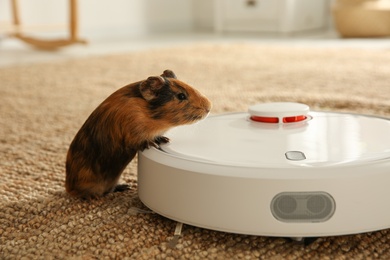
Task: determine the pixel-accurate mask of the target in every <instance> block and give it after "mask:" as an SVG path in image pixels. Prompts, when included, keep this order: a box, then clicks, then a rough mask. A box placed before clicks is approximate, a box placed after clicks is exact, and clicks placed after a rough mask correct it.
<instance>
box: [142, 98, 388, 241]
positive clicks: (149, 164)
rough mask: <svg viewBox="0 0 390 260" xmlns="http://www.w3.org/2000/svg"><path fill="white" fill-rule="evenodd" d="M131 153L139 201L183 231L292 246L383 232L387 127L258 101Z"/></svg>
mask: <svg viewBox="0 0 390 260" xmlns="http://www.w3.org/2000/svg"><path fill="white" fill-rule="evenodd" d="M166 136H167V137H169V138H170V139H171V142H170V143H168V144H164V145H162V146H161V148H160V149H155V148H152V149H148V150H145V151H143V152H140V153H139V162H138V189H139V191H138V192H139V198H140V199H141V201H142V202H143V203H144V204H145V205H146V206H147V207H149V208H150V209H151V210H153V211H155V212H156V213H158V214H160V215H162V216H165V217H167V218H170V219H173V220H176V221H178V222H182V223H185V224H189V225H193V226H198V227H202V228H207V229H212V230H219V231H225V232H232V233H240V234H248V235H262V236H280V237H292V238H294V237H295V238H304V237H320V236H333V235H345V234H354V233H362V232H368V231H374V230H380V229H386V228H390V203H389V202H388V198H390V120H389V119H386V118H380V117H372V116H365V115H357V114H347V113H333V112H315V111H310V110H309V107H308V106H307V105H304V104H299V103H264V104H258V105H254V106H251V107H250V108H249V111H248V112H243V113H229V114H221V115H215V116H209V117H208V118H206V119H205V120H203V121H201V122H199V123H197V124H194V125H187V126H181V127H177V128H174V129H171V130H170V131H168V132H167V133H166Z"/></svg>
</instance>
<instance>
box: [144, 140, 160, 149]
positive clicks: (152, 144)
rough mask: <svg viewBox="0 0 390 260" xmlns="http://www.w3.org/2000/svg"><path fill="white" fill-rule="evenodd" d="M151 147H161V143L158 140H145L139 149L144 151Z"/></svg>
mask: <svg viewBox="0 0 390 260" xmlns="http://www.w3.org/2000/svg"><path fill="white" fill-rule="evenodd" d="M150 147H155V148H157V149H158V148H159V144H158V143H157V142H156V141H145V142H143V143H142V144H141V146H140V148H139V150H141V151H143V150H145V149H149V148H150Z"/></svg>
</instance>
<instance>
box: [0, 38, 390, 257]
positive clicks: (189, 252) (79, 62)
mask: <svg viewBox="0 0 390 260" xmlns="http://www.w3.org/2000/svg"><path fill="white" fill-rule="evenodd" d="M167 68H169V69H172V70H173V71H174V72H175V73H176V75H177V76H178V78H179V79H181V80H183V81H185V82H187V83H189V84H191V85H193V86H195V87H196V88H198V89H199V90H200V91H201V92H203V93H204V94H205V95H206V96H208V97H209V99H210V100H212V102H213V104H214V107H213V110H212V113H213V114H218V113H223V112H233V111H246V110H247V107H248V105H250V104H255V103H259V102H269V101H294V102H303V103H306V104H308V105H309V106H310V107H311V108H312V109H315V110H326V111H329V110H332V111H349V112H354V113H364V114H371V115H380V116H387V117H390V80H389V79H390V51H389V50H367V49H364V50H363V49H346V48H343V49H337V48H330V49H325V48H298V47H272V46H264V45H254V44H215V45H209V44H198V45H193V46H183V47H175V48H165V49H158V50H148V51H142V52H133V53H124V54H122V55H112V56H99V57H96V56H95V57H91V58H82V59H73V60H66V61H63V62H56V63H45V64H31V65H23V66H13V67H8V68H1V69H0V112H1V114H0V115H1V117H0V153H1V159H0V160H1V161H0V258H1V259H18V258H23V259H34V258H37V259H43V258H44V259H54V258H55V259H69V258H73V259H103V258H107V259H111V258H112V259H114V258H117V259H125V258H129V259H205V258H210V259H259V258H260V259H379V258H382V259H389V258H390V232H389V230H382V231H376V232H370V233H365V234H357V235H345V236H335V237H323V238H319V239H317V240H315V241H314V242H312V243H311V244H308V245H304V244H301V243H297V242H293V241H291V240H290V239H288V238H276V237H262V236H248V235H237V234H230V233H224V232H218V231H211V230H206V229H201V228H197V227H193V226H189V225H184V227H183V232H182V235H181V236H180V237H178V238H174V230H175V226H176V222H175V221H172V220H169V219H166V218H164V217H162V216H159V215H157V214H154V213H153V212H151V211H150V210H148V209H147V208H146V207H145V206H144V205H143V204H142V202H141V201H140V200H139V198H138V195H137V161H136V160H134V161H133V162H132V163H131V164H130V165H129V166H128V167H127V168H126V170H125V172H124V174H123V176H122V179H121V182H122V183H129V184H131V186H132V189H131V190H128V191H126V192H123V193H112V194H109V195H107V196H105V197H103V198H100V199H97V200H92V201H82V200H78V199H74V198H71V197H69V196H68V195H67V194H66V193H65V189H64V179H65V156H66V152H67V149H68V146H69V144H70V142H71V140H72V139H73V137H74V135H75V134H76V132H77V131H78V129H79V128H80V127H81V125H82V123H83V122H84V121H85V119H86V118H87V116H88V115H89V114H90V113H91V112H92V110H93V109H94V108H95V107H96V106H97V105H98V104H99V103H100V102H101V101H102V100H103V99H104V98H105V97H107V96H108V95H109V94H110V93H112V92H113V91H114V90H116V89H117V88H119V87H122V86H124V85H125V84H128V83H130V82H134V81H137V80H142V79H145V78H147V77H148V76H150V75H159V74H161V73H162V71H163V70H164V69H167ZM372 214H375V213H374V212H373V213H372ZM356 218H357V219H358V218H359V216H356ZM352 221H354V220H352ZM389 221H390V220H389Z"/></svg>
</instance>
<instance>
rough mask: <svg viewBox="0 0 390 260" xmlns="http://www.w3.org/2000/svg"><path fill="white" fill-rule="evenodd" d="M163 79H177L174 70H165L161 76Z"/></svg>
mask: <svg viewBox="0 0 390 260" xmlns="http://www.w3.org/2000/svg"><path fill="white" fill-rule="evenodd" d="M161 77H166V78H174V79H177V77H176V75H175V73H174V72H173V71H172V70H164V72H163V74H161Z"/></svg>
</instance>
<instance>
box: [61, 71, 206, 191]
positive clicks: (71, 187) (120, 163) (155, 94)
mask: <svg viewBox="0 0 390 260" xmlns="http://www.w3.org/2000/svg"><path fill="white" fill-rule="evenodd" d="M210 109H211V103H210V101H209V100H208V99H207V98H206V97H205V96H204V95H202V94H201V93H200V92H199V91H197V90H196V89H194V88H192V87H191V86H189V85H187V84H186V83H184V82H182V81H180V80H178V79H176V76H175V74H174V73H173V72H172V71H170V70H165V71H164V73H163V74H162V75H161V76H152V77H149V78H148V79H146V80H143V81H139V82H135V83H132V84H129V85H127V86H125V87H123V88H121V89H119V90H117V91H116V92H114V93H113V94H111V95H110V96H109V97H108V98H107V99H106V100H104V101H103V102H102V103H101V104H100V105H99V106H98V107H97V108H96V109H95V110H94V111H93V112H92V114H91V115H90V116H89V117H88V119H87V120H86V121H85V123H84V124H83V126H82V127H81V129H80V130H79V131H78V133H77V134H76V136H75V137H74V139H73V141H72V143H71V144H70V147H69V150H68V154H67V158H66V181H65V187H66V191H67V192H68V193H69V194H71V195H73V196H76V197H81V198H95V197H99V196H102V195H104V194H106V193H109V192H111V191H122V190H125V189H127V188H128V187H127V185H117V183H118V180H119V178H120V176H121V174H122V172H123V170H124V169H125V167H126V166H127V165H128V164H129V163H130V161H131V160H132V159H133V158H134V156H135V155H136V153H137V151H139V150H144V149H146V148H149V147H151V146H154V147H158V146H159V144H161V143H166V142H168V141H169V139H168V138H166V137H164V136H163V134H164V132H165V131H167V130H168V129H169V128H171V127H174V126H178V125H183V124H190V123H193V122H196V121H198V120H201V119H203V118H205V117H206V116H207V115H208V113H209V111H210Z"/></svg>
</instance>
